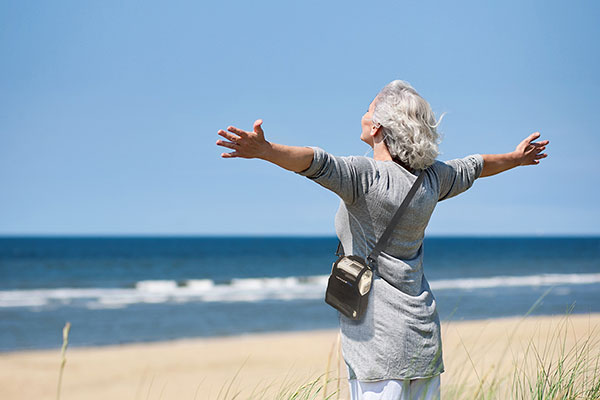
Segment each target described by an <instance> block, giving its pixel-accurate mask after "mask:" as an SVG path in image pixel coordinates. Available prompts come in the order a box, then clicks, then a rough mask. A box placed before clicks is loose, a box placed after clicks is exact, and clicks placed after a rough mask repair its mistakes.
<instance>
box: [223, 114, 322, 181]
mask: <svg viewBox="0 0 600 400" xmlns="http://www.w3.org/2000/svg"><path fill="white" fill-rule="evenodd" d="M262 123H263V121H262V120H261V119H259V120H256V121H255V122H254V127H253V132H247V131H244V130H241V129H238V128H236V127H234V126H228V127H227V131H224V130H223V129H221V130H219V132H218V134H219V135H220V136H223V137H224V138H225V139H227V140H228V141H224V140H217V145H219V146H223V147H227V148H229V149H232V150H234V151H233V152H231V153H222V154H221V157H223V158H234V157H239V158H260V159H262V160H265V161H269V162H271V163H273V164H276V165H279V166H280V167H281V168H285V169H287V170H289V171H294V172H301V171H304V170H305V169H307V168H308V167H310V164H311V162H312V160H313V154H314V151H313V149H311V148H309V147H299V146H286V145H283V144H277V143H271V142H268V141H267V140H265V134H264V132H263V130H262V127H261V124H262Z"/></svg>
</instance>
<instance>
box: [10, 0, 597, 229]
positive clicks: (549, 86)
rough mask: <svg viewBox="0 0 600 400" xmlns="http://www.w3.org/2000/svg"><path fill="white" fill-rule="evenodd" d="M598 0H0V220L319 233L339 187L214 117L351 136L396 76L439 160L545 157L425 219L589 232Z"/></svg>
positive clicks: (348, 148) (308, 140)
mask: <svg viewBox="0 0 600 400" xmlns="http://www.w3.org/2000/svg"><path fill="white" fill-rule="evenodd" d="M599 20H600V6H599V5H598V3H597V2H592V1H581V2H548V1H534V2H532V1H503V2H495V3H494V4H487V2H476V1H471V2H465V1H453V2H418V1H410V2H408V1H390V2H378V1H374V2H368V3H367V2H348V1H330V2H316V1H302V2H277V1H272V2H265V1H254V2H241V1H240V2H227V1H223V2H210V3H205V2H197V1H189V2H181V1H173V2H152V1H144V2H141V1H137V2H133V1H129V2H117V1H107V2H81V1H56V2H23V1H5V2H1V3H0V51H1V54H2V62H1V63H0V187H1V189H0V234H2V235H11V234H17V235H37V234H41V235H78V234H83V235H112V234H115V235H134V234H142V235H153V234H158V235H178V234H181V235H196V234H198V235H247V234H249V235H280V234H284V235H312V234H316V235H330V234H333V232H334V228H333V217H334V214H335V211H336V210H337V207H338V203H339V200H338V198H337V197H336V195H335V194H333V193H331V192H328V191H326V190H325V189H323V188H321V187H320V186H318V185H317V184H315V183H314V182H311V181H309V180H308V179H306V178H304V177H301V176H299V175H296V174H294V173H291V172H288V171H285V170H282V169H279V168H278V167H276V166H273V165H270V164H268V163H266V162H264V161H261V160H242V159H222V158H220V156H219V155H220V153H221V152H222V151H223V149H222V148H221V147H218V146H216V145H215V141H216V140H217V139H218V138H219V137H218V135H217V130H219V129H222V128H225V127H226V126H227V125H230V124H231V125H237V126H239V127H241V128H245V129H250V128H251V126H252V123H253V121H254V120H255V119H258V118H262V119H263V120H264V124H263V128H264V130H265V133H266V137H267V139H268V140H271V141H274V142H277V143H283V144H289V145H302V146H304V145H312V146H319V147H322V148H324V149H325V150H327V151H329V152H331V153H333V154H336V155H363V154H365V153H366V152H367V150H368V149H369V148H368V146H367V145H366V144H364V143H363V142H361V141H360V139H359V136H360V118H361V116H362V114H363V113H364V112H365V110H366V108H367V107H368V105H369V103H370V102H371V100H372V99H373V97H374V96H375V95H376V94H377V92H378V91H379V90H380V89H381V88H382V87H383V86H384V85H385V84H386V83H388V82H389V81H391V80H394V79H403V80H405V81H408V82H409V83H411V84H412V85H413V86H414V87H415V89H416V90H417V91H418V92H419V93H420V94H421V95H422V96H423V97H424V98H425V99H426V100H427V101H428V102H429V103H430V104H431V106H432V108H433V110H434V112H435V113H436V115H437V116H438V118H439V115H440V114H441V113H442V112H446V113H447V115H446V116H445V117H444V119H443V121H442V123H441V126H440V128H439V130H440V132H441V133H442V134H443V142H442V144H441V151H442V154H441V155H440V157H439V158H440V159H441V160H447V159H452V158H456V157H462V156H466V155H468V154H472V153H482V154H485V153H502V152H508V151H511V150H513V149H514V147H515V146H516V145H517V144H518V143H519V142H520V141H521V140H522V139H523V138H525V137H526V136H527V135H529V134H530V133H532V132H535V131H539V132H541V133H542V138H545V139H549V140H550V142H551V143H550V146H549V148H548V153H549V157H548V158H547V159H545V160H543V162H542V163H541V164H540V165H539V166H535V167H521V168H519V169H516V170H512V171H509V172H506V173H504V174H502V175H499V176H496V177H490V178H484V179H479V180H478V181H476V182H475V185H474V186H473V188H472V189H470V190H469V191H468V192H466V193H464V194H462V195H461V196H458V197H456V198H454V199H451V200H448V201H445V202H442V203H440V204H439V205H438V207H437V208H436V211H435V212H434V214H433V217H432V219H431V222H430V225H429V228H428V231H427V233H428V234H430V235H476V234H484V235H511V234H517V235H530V234H534V235H561V234H569V235H571V234H600V206H599V205H598V204H599V203H600V202H599V201H598V199H599V198H600V190H599V189H598V184H599V183H600V182H599V181H600V180H599V179H598V170H599V167H600V161H599V159H598V156H597V154H596V153H597V149H598V147H599V146H598V145H599V144H600V143H599V142H600V139H599V135H598V133H597V128H596V126H595V125H594V123H595V122H594V121H595V119H596V116H597V114H598V110H600V100H599V98H600V95H599V93H598V92H599V89H600V77H599V74H598V71H600V50H599V47H598V40H599V39H600V24H599V23H598V21H599Z"/></svg>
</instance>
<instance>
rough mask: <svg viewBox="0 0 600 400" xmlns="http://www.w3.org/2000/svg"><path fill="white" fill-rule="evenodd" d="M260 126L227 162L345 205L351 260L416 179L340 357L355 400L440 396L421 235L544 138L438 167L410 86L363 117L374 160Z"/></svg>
mask: <svg viewBox="0 0 600 400" xmlns="http://www.w3.org/2000/svg"><path fill="white" fill-rule="evenodd" d="M261 124H262V120H257V121H256V122H255V123H254V129H253V131H252V132H247V131H244V130H241V129H238V128H236V127H232V126H230V127H228V128H227V131H224V130H219V132H218V134H219V135H220V136H222V137H224V138H225V139H227V140H226V141H224V140H218V141H217V145H219V146H223V147H226V148H229V149H232V150H233V152H230V153H223V154H222V155H221V156H222V157H224V158H234V157H242V158H260V159H263V160H267V161H269V162H272V163H274V164H276V165H279V166H280V167H282V168H285V169H287V170H290V171H294V172H296V173H298V174H301V175H304V176H306V177H308V178H309V179H312V180H314V181H315V182H317V183H318V184H320V185H322V186H324V187H325V188H327V189H329V190H332V191H333V192H335V193H336V194H338V195H339V197H340V198H341V201H340V207H339V210H338V212H337V214H336V217H335V228H336V233H337V235H338V237H339V239H340V241H341V243H342V245H343V249H344V251H345V254H354V255H358V256H360V257H362V258H366V256H367V255H368V254H369V253H370V251H371V250H372V249H373V247H374V246H375V244H376V243H377V240H378V238H379V237H380V236H381V235H382V233H383V231H384V230H385V229H386V227H387V224H388V223H389V221H390V220H391V219H392V217H393V215H394V213H395V212H396V210H397V208H398V206H399V204H400V202H401V201H402V199H403V198H404V196H406V194H407V192H408V190H409V189H410V187H411V186H412V184H413V182H414V181H415V180H416V178H417V176H418V175H419V173H424V174H425V177H424V180H423V182H422V184H421V187H420V188H419V190H418V191H417V192H416V194H415V196H414V197H413V199H412V201H411V203H410V204H409V207H408V208H407V210H406V211H405V212H404V214H403V215H402V218H401V219H400V222H399V223H398V225H397V226H396V228H395V230H394V232H393V234H392V237H391V238H390V240H389V241H388V244H387V247H386V249H385V250H384V251H383V252H382V253H381V255H380V256H379V258H378V260H377V275H376V276H375V278H374V280H373V284H372V288H371V292H370V293H369V302H368V308H367V310H366V312H365V315H364V316H363V317H362V319H360V320H358V321H354V320H351V319H349V318H346V317H345V316H344V315H343V314H341V313H338V314H339V320H340V331H341V338H342V355H343V357H344V361H345V363H346V366H347V368H348V377H349V383H350V393H351V397H352V399H353V400H358V399H365V400H374V399H417V398H418V399H439V397H440V378H439V375H440V374H441V373H442V372H443V371H444V365H443V361H442V345H441V335H440V321H439V317H438V313H437V311H436V301H435V298H434V296H433V294H432V292H431V289H430V288H429V283H428V282H427V279H426V278H425V275H424V274H423V266H422V260H423V238H424V235H425V228H426V227H427V223H428V222H429V218H430V217H431V214H432V212H433V210H434V208H435V206H436V204H437V202H438V201H441V200H445V199H448V198H450V197H453V196H456V195H457V194H459V193H462V192H464V191H465V190H467V189H468V188H469V187H471V185H472V184H473V182H474V181H475V179H477V178H478V177H483V176H490V175H494V174H497V173H500V172H503V171H506V170H508V169H511V168H513V167H516V166H519V165H533V164H538V163H539V162H540V160H541V159H542V158H545V157H546V156H547V154H545V153H542V152H543V151H544V149H545V147H546V145H547V144H548V143H549V142H548V141H547V140H544V141H541V142H534V140H535V139H537V138H538V137H539V136H540V135H539V133H538V132H536V133H533V134H531V135H530V136H529V137H527V138H526V139H525V140H523V141H522V142H521V143H520V144H519V145H518V146H517V147H516V149H515V151H513V152H511V153H506V154H496V155H479V154H475V155H471V156H468V157H465V158H462V159H456V160H452V161H447V162H440V161H436V160H435V158H436V157H437V155H438V141H439V136H438V133H437V131H436V127H437V125H438V124H439V122H438V124H436V123H435V118H434V114H433V112H432V110H431V108H430V106H429V104H428V103H427V102H426V101H425V100H424V99H423V98H422V97H421V96H420V95H419V94H418V93H417V92H416V91H415V90H414V89H413V88H412V87H411V86H410V85H409V84H408V83H406V82H404V81H400V80H396V81H393V82H391V83H389V84H388V85H386V86H385V87H384V88H383V89H382V90H381V92H380V93H379V94H378V95H377V96H376V97H375V99H374V100H373V102H372V103H371V104H370V106H369V109H368V111H367V112H366V113H365V115H364V116H363V117H362V120H361V124H362V132H361V135H360V138H361V140H362V141H364V142H365V143H367V144H368V145H369V146H371V147H372V148H373V158H368V157H336V156H333V155H331V154H329V153H327V152H325V151H324V150H322V149H320V148H318V147H295V146H285V145H281V144H276V143H271V142H268V141H267V140H265V138H264V132H263V130H262V127H261Z"/></svg>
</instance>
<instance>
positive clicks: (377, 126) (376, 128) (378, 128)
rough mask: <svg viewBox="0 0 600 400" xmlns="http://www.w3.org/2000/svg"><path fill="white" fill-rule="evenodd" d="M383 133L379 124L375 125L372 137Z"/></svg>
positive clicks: (372, 128)
mask: <svg viewBox="0 0 600 400" xmlns="http://www.w3.org/2000/svg"><path fill="white" fill-rule="evenodd" d="M380 131H381V125H380V124H377V125H375V124H374V125H373V126H372V127H371V136H373V137H375V136H377V134H378V133H379V132H380Z"/></svg>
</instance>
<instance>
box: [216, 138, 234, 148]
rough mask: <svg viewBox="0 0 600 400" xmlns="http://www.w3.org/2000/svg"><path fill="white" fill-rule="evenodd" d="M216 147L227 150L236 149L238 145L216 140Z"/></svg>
mask: <svg viewBox="0 0 600 400" xmlns="http://www.w3.org/2000/svg"><path fill="white" fill-rule="evenodd" d="M217 146H223V147H227V148H228V149H236V148H237V147H238V146H239V145H238V144H235V143H230V142H225V141H223V140H217Z"/></svg>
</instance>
